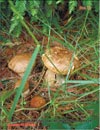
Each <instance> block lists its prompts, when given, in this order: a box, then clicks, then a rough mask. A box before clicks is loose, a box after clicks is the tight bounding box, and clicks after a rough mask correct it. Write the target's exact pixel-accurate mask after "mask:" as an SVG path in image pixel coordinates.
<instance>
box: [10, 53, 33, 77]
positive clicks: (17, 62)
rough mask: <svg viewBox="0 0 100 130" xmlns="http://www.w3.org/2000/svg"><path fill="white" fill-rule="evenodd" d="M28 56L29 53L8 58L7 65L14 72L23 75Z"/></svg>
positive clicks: (29, 56) (28, 59) (29, 55)
mask: <svg viewBox="0 0 100 130" xmlns="http://www.w3.org/2000/svg"><path fill="white" fill-rule="evenodd" d="M30 58H31V54H30V53H24V54H20V55H16V56H14V57H13V58H12V59H11V60H10V62H9V64H8V67H9V68H10V69H11V70H13V71H14V72H16V73H18V74H19V75H20V76H23V74H24V72H25V70H26V68H27V66H28V63H29V61H30Z"/></svg>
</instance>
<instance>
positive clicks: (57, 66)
mask: <svg viewBox="0 0 100 130" xmlns="http://www.w3.org/2000/svg"><path fill="white" fill-rule="evenodd" d="M72 56H73V53H72V52H71V51H69V50H67V49H65V48H63V47H59V46H55V47H52V48H50V49H47V50H46V51H45V54H43V55H42V60H43V62H44V65H45V66H46V67H47V68H48V69H50V70H51V71H53V72H55V73H57V74H62V75H66V74H67V73H68V70H69V68H70V64H71V60H72ZM51 62H52V63H51ZM72 63H73V65H72V68H71V70H73V69H74V68H77V67H78V66H79V60H78V58H77V57H74V60H73V62H72Z"/></svg>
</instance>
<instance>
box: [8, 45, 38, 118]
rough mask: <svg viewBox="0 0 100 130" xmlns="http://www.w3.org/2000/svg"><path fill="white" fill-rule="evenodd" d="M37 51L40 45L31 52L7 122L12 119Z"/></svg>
mask: <svg viewBox="0 0 100 130" xmlns="http://www.w3.org/2000/svg"><path fill="white" fill-rule="evenodd" d="M39 49H40V45H37V47H36V48H35V50H34V52H33V54H32V57H31V59H30V62H29V64H28V67H27V69H26V71H25V74H24V76H23V78H22V81H21V84H20V86H19V88H18V89H17V93H16V96H15V98H14V102H13V105H12V107H11V110H10V112H9V120H11V118H12V116H13V113H14V110H15V108H16V105H17V103H18V100H19V98H20V95H21V93H22V91H23V89H24V86H25V83H26V81H27V79H28V76H29V74H30V72H31V70H32V67H33V64H34V62H35V60H36V57H37V54H38V52H39Z"/></svg>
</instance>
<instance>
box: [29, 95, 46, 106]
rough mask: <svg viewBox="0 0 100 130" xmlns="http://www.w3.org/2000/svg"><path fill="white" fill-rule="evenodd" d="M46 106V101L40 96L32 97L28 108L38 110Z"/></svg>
mask: <svg viewBox="0 0 100 130" xmlns="http://www.w3.org/2000/svg"><path fill="white" fill-rule="evenodd" d="M45 104H46V100H45V99H44V98H43V97H41V96H38V95H37V96H34V97H33V98H32V99H31V102H30V106H31V107H33V108H40V107H42V106H44V105H45Z"/></svg>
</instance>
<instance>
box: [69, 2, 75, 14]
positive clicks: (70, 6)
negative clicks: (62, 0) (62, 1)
mask: <svg viewBox="0 0 100 130" xmlns="http://www.w3.org/2000/svg"><path fill="white" fill-rule="evenodd" d="M75 7H77V1H76V0H70V1H69V14H71V13H72V12H73V11H74V10H75Z"/></svg>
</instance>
